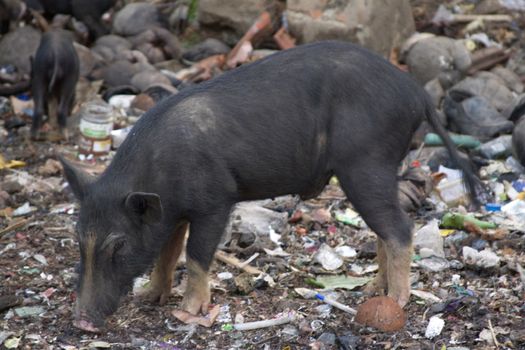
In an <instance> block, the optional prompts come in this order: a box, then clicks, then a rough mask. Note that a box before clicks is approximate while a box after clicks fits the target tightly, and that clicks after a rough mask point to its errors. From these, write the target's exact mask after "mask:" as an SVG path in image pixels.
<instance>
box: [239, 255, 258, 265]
mask: <svg viewBox="0 0 525 350" xmlns="http://www.w3.org/2000/svg"><path fill="white" fill-rule="evenodd" d="M258 256H259V253H255V254H253V255H252V256H250V257H249V258H248V259H247V260H245V261H244V262H242V263H241V264H240V265H239V268H241V269H242V268H245V267H246V266H248V265H249V264H250V263H251V262H252V261H254V260H255V258H257V257H258Z"/></svg>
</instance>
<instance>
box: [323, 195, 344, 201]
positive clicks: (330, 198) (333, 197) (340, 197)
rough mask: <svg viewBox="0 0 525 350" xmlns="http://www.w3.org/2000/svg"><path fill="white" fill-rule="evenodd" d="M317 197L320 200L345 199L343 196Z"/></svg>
mask: <svg viewBox="0 0 525 350" xmlns="http://www.w3.org/2000/svg"><path fill="white" fill-rule="evenodd" d="M317 199H319V200H322V201H342V200H344V199H346V197H345V196H319V197H317Z"/></svg>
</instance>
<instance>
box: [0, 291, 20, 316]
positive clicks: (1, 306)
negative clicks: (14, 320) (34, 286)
mask: <svg viewBox="0 0 525 350" xmlns="http://www.w3.org/2000/svg"><path fill="white" fill-rule="evenodd" d="M23 301H24V298H22V297H19V296H16V295H0V312H1V311H3V310H7V309H10V308H12V307H13V306H17V305H20V304H22V302H23Z"/></svg>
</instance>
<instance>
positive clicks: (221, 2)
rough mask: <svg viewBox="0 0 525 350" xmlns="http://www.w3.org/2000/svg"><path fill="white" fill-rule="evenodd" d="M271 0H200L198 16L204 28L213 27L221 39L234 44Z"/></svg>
mask: <svg viewBox="0 0 525 350" xmlns="http://www.w3.org/2000/svg"><path fill="white" fill-rule="evenodd" d="M270 2H271V0H242V1H238V0H200V1H199V7H198V18H199V22H200V24H201V26H202V27H203V28H205V29H214V30H217V31H219V33H220V34H221V35H222V37H221V39H222V40H223V41H224V42H226V43H227V44H229V45H232V46H233V45H235V44H236V43H237V41H238V40H239V39H240V38H241V37H242V35H243V34H244V32H246V31H247V30H248V29H249V28H250V26H251V25H252V24H253V22H254V21H255V20H256V19H257V17H259V15H260V14H261V12H262V11H264V10H265V8H266V7H267V6H268V5H269V4H270Z"/></svg>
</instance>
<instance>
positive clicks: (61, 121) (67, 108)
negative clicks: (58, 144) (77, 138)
mask: <svg viewBox="0 0 525 350" xmlns="http://www.w3.org/2000/svg"><path fill="white" fill-rule="evenodd" d="M74 102H75V85H74V84H64V85H63V86H62V88H61V89H60V102H59V104H58V109H57V121H58V128H59V130H60V135H61V136H62V138H63V139H64V140H68V139H69V133H68V130H67V118H68V116H69V114H70V113H71V110H72V109H73V104H74Z"/></svg>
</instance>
